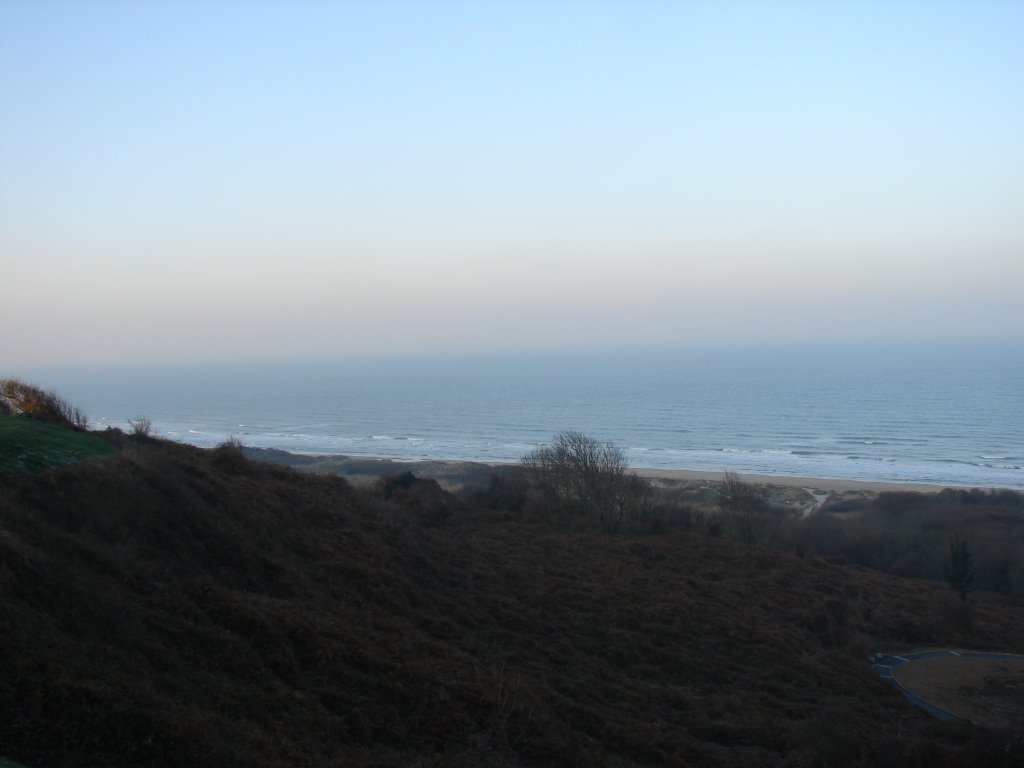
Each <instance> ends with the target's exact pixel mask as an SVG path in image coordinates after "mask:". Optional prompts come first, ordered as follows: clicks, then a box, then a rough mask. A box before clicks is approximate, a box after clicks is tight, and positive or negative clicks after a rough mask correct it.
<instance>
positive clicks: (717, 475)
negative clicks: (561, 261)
mask: <svg viewBox="0 0 1024 768" xmlns="http://www.w3.org/2000/svg"><path fill="white" fill-rule="evenodd" d="M245 450H246V453H247V454H248V455H250V456H251V457H252V458H257V459H263V460H266V461H273V462H276V463H280V464H288V465H290V466H295V467H298V468H302V469H305V470H307V471H314V472H325V473H330V474H339V475H344V476H346V477H350V478H354V479H358V480H359V481H363V482H369V481H372V480H373V479H376V478H377V477H379V476H380V475H382V474H387V473H394V472H405V471H411V472H413V473H415V474H416V475H417V476H419V477H429V478H434V479H437V480H439V481H442V482H443V483H447V484H449V485H452V484H456V485H457V484H460V483H467V482H469V483H486V482H487V481H488V480H489V479H490V476H491V475H492V474H494V473H497V474H501V473H502V472H507V471H509V470H510V469H512V468H514V467H515V466H517V465H516V464H512V463H508V464H500V463H497V464H495V463H484V462H474V461H453V460H434V461H431V460H419V461H396V460H394V459H385V458H382V457H372V456H337V455H329V456H328V455H309V454H306V455H302V454H292V453H288V452H285V451H276V450H268V449H252V448H246V449H245ZM633 471H634V472H635V473H636V474H638V475H640V476H641V477H647V478H651V479H652V480H668V481H675V482H720V481H721V480H722V479H723V478H724V476H725V471H721V472H712V471H707V470H692V469H662V468H650V467H635V468H634V469H633ZM737 474H738V476H739V478H740V479H741V480H743V481H745V482H748V483H755V484H758V485H771V486H780V487H784V488H801V489H804V490H807V491H819V492H822V493H842V492H847V491H855V492H863V493H883V492H885V491H920V492H922V493H936V492H938V491H941V490H942V489H943V488H951V487H961V486H957V485H955V484H948V485H940V484H937V483H910V482H888V481H885V480H853V479H847V478H822V477H801V476H796V475H763V474H746V473H737Z"/></svg>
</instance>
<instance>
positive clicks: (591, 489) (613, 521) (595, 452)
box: [521, 431, 651, 528]
mask: <svg viewBox="0 0 1024 768" xmlns="http://www.w3.org/2000/svg"><path fill="white" fill-rule="evenodd" d="M521 463H522V465H523V467H524V468H525V469H526V470H527V472H528V473H529V474H530V475H531V476H532V478H533V479H534V481H535V482H537V483H538V484H539V485H540V486H541V487H542V488H544V489H545V490H547V491H549V492H550V493H552V494H553V495H554V496H556V497H557V498H559V499H560V500H562V501H566V502H569V503H571V504H574V505H576V506H577V507H578V508H579V509H580V511H582V512H584V513H586V514H589V515H593V516H594V517H596V518H597V519H598V520H600V521H601V523H602V525H604V526H605V527H607V528H615V527H617V526H618V525H619V523H621V522H622V519H623V518H624V517H627V516H628V517H633V518H636V517H639V516H640V515H642V514H643V513H644V511H646V509H647V507H648V506H649V504H650V499H651V492H650V484H649V483H648V482H647V481H646V480H644V479H642V478H640V477H637V476H636V475H634V474H633V473H632V472H630V470H629V462H628V461H627V460H626V455H625V453H623V451H622V449H621V448H619V447H618V446H616V445H613V444H612V443H601V442H598V441H597V440H595V439H594V438H592V437H589V436H587V435H584V434H583V433H581V432H572V431H568V432H559V433H558V434H557V435H555V436H554V438H553V440H552V442H551V445H548V446H543V447H541V448H538V449H536V450H535V451H532V452H530V453H528V454H526V455H525V456H523V458H522V460H521Z"/></svg>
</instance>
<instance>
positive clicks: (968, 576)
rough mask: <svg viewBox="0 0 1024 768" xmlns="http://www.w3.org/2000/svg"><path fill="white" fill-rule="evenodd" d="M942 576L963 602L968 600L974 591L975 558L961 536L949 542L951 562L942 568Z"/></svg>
mask: <svg viewBox="0 0 1024 768" xmlns="http://www.w3.org/2000/svg"><path fill="white" fill-rule="evenodd" d="M942 575H943V576H945V577H946V581H947V582H949V586H950V587H952V588H953V589H954V590H955V591H956V592H957V593H959V595H960V599H961V600H966V599H967V595H968V594H969V593H970V592H971V591H973V589H974V557H973V556H972V555H971V548H970V547H969V546H968V545H967V542H966V541H964V540H963V539H961V538H960V537H959V536H953V539H952V541H950V542H949V560H947V561H946V564H945V565H944V566H943V567H942Z"/></svg>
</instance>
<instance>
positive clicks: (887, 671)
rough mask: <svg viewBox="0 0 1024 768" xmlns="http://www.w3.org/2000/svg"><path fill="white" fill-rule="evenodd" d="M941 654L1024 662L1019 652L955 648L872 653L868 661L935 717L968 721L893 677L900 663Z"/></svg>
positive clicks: (879, 672) (873, 667)
mask: <svg viewBox="0 0 1024 768" xmlns="http://www.w3.org/2000/svg"><path fill="white" fill-rule="evenodd" d="M940 656H959V657H961V658H967V659H1011V660H1015V661H1022V662H1024V656H1021V655H1020V654H1017V653H985V652H983V651H953V650H943V651H918V652H916V653H905V654H903V655H902V656H896V655H893V654H888V653H872V654H870V655H869V656H868V661H869V662H870V663H871V668H872V669H874V670H875V672H877V673H878V674H879V675H880V676H881V678H882V679H883V680H886V681H888V682H890V683H892V684H893V686H894V687H895V688H896V690H897V691H899V692H900V693H902V694H903V695H904V696H905V697H906V698H907V700H908V701H909V702H910V703H911V704H914V705H916V706H918V707H921V709H923V710H925V711H926V712H929V713H931V714H933V715H935V717H937V718H939V719H940V720H949V721H953V722H961V723H962V722H966V721H965V720H964V719H963V718H962V717H958V716H957V715H954V714H953V713H952V712H947V711H946V710H944V709H942V708H940V707H937V706H935V705H934V704H932V703H930V702H927V701H925V700H924V699H922V698H921V697H920V696H915V695H914V694H913V693H911V692H910V691H908V690H907V689H906V688H904V687H903V685H902V684H901V683H900V681H899V680H897V679H896V678H895V677H893V674H892V671H893V669H895V668H896V667H898V666H899V665H900V664H906V663H908V662H912V661H923V660H924V659H936V658H938V657H940Z"/></svg>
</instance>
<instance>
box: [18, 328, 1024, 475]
mask: <svg viewBox="0 0 1024 768" xmlns="http://www.w3.org/2000/svg"><path fill="white" fill-rule="evenodd" d="M15 373H18V372H15ZM23 373H24V375H25V377H26V378H29V379H30V380H31V381H33V382H35V383H37V384H38V385H40V386H43V387H45V388H47V389H54V390H56V391H58V392H59V393H60V394H62V395H63V396H64V397H65V398H66V399H68V400H70V401H72V402H73V403H75V404H77V405H79V406H80V407H82V408H83V410H84V411H85V412H86V413H87V414H88V415H89V417H90V420H91V426H92V428H93V429H104V428H106V427H108V426H112V427H119V428H122V429H124V428H127V427H128V424H129V421H130V420H131V419H133V418H136V417H146V418H148V419H150V420H151V422H152V427H153V430H154V432H156V433H157V434H159V435H160V436H162V437H167V438H171V439H173V440H177V441H181V442H186V443H192V444H195V445H198V446H203V447H208V446H214V445H217V444H218V443H221V442H223V441H225V440H227V439H228V438H232V437H234V438H237V439H239V440H241V442H242V443H243V444H244V445H247V446H252V447H261V448H277V449H280V450H284V451H290V452H295V453H304V454H321V455H322V454H342V455H349V456H376V457H384V458H389V459H396V460H399V461H415V460H419V459H453V460H472V461H482V462H516V461H518V460H519V459H520V458H521V457H522V456H523V455H524V454H525V453H527V452H529V451H531V450H533V449H535V448H537V447H538V446H541V445H543V444H545V443H547V442H548V441H550V439H551V438H552V436H553V435H554V434H556V433H557V432H560V431H562V430H576V431H579V432H583V433H586V434H588V435H591V436H592V437H594V438H596V439H599V440H601V441H608V442H612V443H614V444H615V445H617V446H619V447H620V448H622V449H623V450H624V451H625V453H626V456H627V457H628V459H629V461H630V462H631V463H632V465H633V466H635V467H648V468H666V469H694V470H710V471H722V470H732V471H736V472H740V473H760V474H768V475H797V476H806V477H816V478H843V479H863V480H881V481H893V482H920V483H939V484H944V485H961V486H976V487H1008V488H1017V489H1020V488H1024V341H1005V342H985V343H981V342H974V343H967V342H957V343H934V342H932V343H921V344H909V343H905V344H887V345H878V344H875V345H866V344H859V345H858V344H844V345H825V344H815V345H810V344H805V345H800V346H794V345H790V346H783V345H778V346H759V347H756V348H755V347H741V346H735V345H734V346H728V347H726V346H723V347H713V346H700V347H680V348H671V349H642V350H641V349H615V350H603V351H596V350H588V351H543V352H526V351H518V352H501V353H498V352H494V353H474V354H461V355H459V354H448V355H442V354H425V353H424V354H405V355H397V354H396V355H393V356H387V355H378V356H363V357H351V358H335V359H320V360H304V361H294V360H293V361H279V362H268V361H259V362H226V361H221V362H211V361H207V362H202V363H189V364H183V363H176V364H167V363H164V364H149V365H124V366H111V365H102V366H101V365H95V366H88V365H84V366H77V367H60V368H56V367H51V368H38V369H34V370H31V371H25V372H23Z"/></svg>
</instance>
